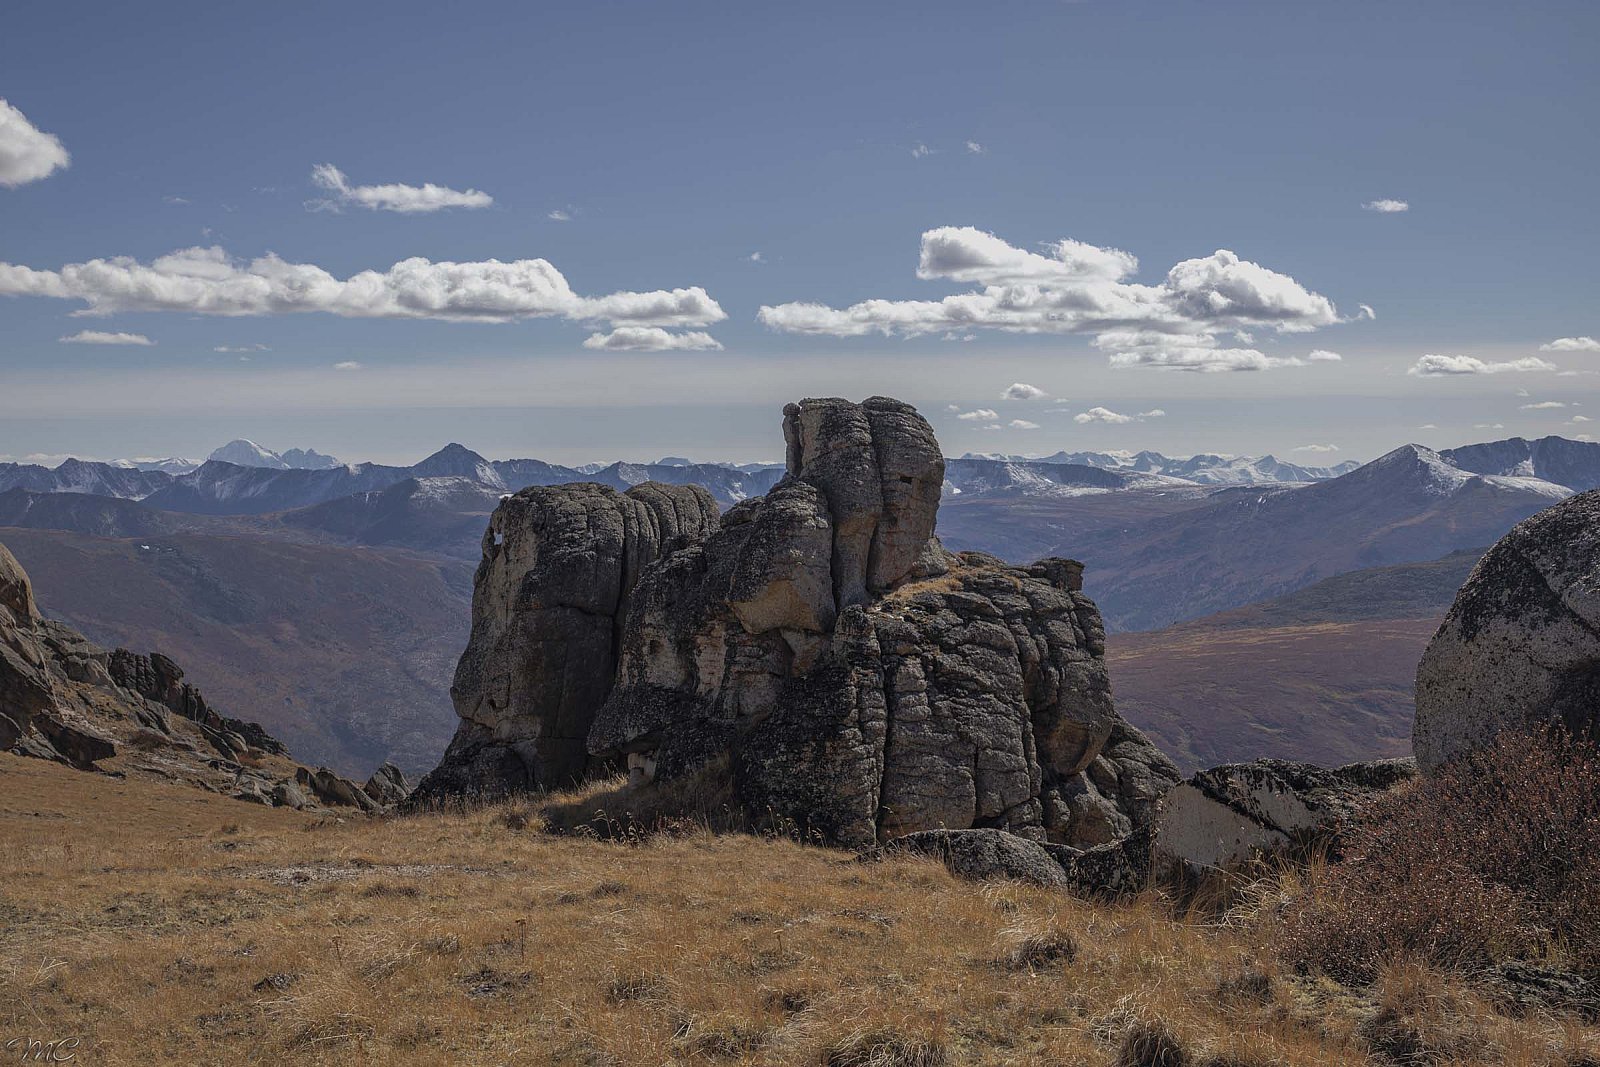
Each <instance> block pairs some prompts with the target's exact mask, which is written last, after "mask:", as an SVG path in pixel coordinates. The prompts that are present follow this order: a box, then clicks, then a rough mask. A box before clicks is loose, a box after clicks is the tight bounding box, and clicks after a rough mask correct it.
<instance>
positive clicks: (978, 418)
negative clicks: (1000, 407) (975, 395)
mask: <svg viewBox="0 0 1600 1067" xmlns="http://www.w3.org/2000/svg"><path fill="white" fill-rule="evenodd" d="M999 417H1000V413H999V412H998V411H995V410H994V409H993V408H978V409H977V410H975V411H963V412H962V413H961V414H959V415H957V416H956V418H958V419H962V420H963V421H966V422H987V421H988V420H990V419H998V418H999Z"/></svg>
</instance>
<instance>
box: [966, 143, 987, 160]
mask: <svg viewBox="0 0 1600 1067" xmlns="http://www.w3.org/2000/svg"><path fill="white" fill-rule="evenodd" d="M967 151H968V152H970V153H972V154H973V155H975V156H981V155H983V154H984V153H985V152H987V151H989V150H988V149H987V148H985V147H983V145H981V144H979V143H978V142H977V141H968V142H967Z"/></svg>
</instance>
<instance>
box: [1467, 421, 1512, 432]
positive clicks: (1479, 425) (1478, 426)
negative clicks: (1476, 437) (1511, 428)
mask: <svg viewBox="0 0 1600 1067" xmlns="http://www.w3.org/2000/svg"><path fill="white" fill-rule="evenodd" d="M1472 428H1473V429H1474V430H1503V429H1505V428H1506V424H1505V423H1503V422H1475V423H1473V424H1472Z"/></svg>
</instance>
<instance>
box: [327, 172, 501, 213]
mask: <svg viewBox="0 0 1600 1067" xmlns="http://www.w3.org/2000/svg"><path fill="white" fill-rule="evenodd" d="M311 181H312V183H313V184H314V185H317V186H318V187H320V188H323V189H326V190H327V191H328V192H330V193H332V194H333V195H332V196H331V197H329V198H328V199H325V200H314V201H312V202H311V205H310V206H312V207H314V208H322V209H327V208H338V207H342V206H345V205H355V206H357V207H364V208H367V209H369V210H372V211H396V212H399V213H400V214H402V215H419V214H425V213H427V212H430V211H443V210H445V209H446V208H453V207H461V208H480V207H488V206H489V205H490V204H493V203H494V197H492V196H490V195H489V194H488V193H484V192H479V191H478V190H477V189H467V190H465V191H461V190H458V189H450V188H447V187H446V186H443V185H434V184H433V183H432V182H428V183H427V184H425V185H400V184H398V183H396V184H391V185H351V184H350V179H349V178H347V177H345V173H344V171H342V170H340V169H339V168H338V167H336V166H334V165H333V164H332V163H318V164H317V165H316V166H315V167H312V168H311Z"/></svg>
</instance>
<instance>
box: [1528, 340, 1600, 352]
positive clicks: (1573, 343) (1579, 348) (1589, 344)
mask: <svg viewBox="0 0 1600 1067" xmlns="http://www.w3.org/2000/svg"><path fill="white" fill-rule="evenodd" d="M1539 351H1541V352H1600V341H1596V340H1595V339H1594V338H1593V337H1557V338H1556V339H1555V340H1554V341H1550V342H1548V343H1547V344H1542V345H1540V346H1539Z"/></svg>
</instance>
